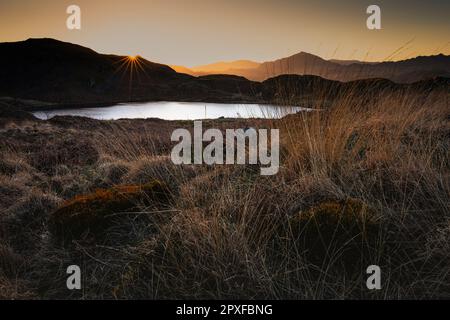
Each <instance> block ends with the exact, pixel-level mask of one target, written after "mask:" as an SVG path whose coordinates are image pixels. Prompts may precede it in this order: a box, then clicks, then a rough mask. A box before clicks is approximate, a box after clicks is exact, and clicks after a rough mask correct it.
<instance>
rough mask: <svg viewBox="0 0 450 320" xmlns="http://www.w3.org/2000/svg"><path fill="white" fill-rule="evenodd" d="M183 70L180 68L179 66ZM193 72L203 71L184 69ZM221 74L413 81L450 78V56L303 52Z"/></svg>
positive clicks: (209, 71)
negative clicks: (386, 58)
mask: <svg viewBox="0 0 450 320" xmlns="http://www.w3.org/2000/svg"><path fill="white" fill-rule="evenodd" d="M180 69H181V68H180ZM183 72H185V73H188V74H191V75H200V74H202V75H203V74H205V73H207V74H214V73H219V72H215V71H214V70H212V69H210V70H204V71H203V72H202V73H200V72H196V71H195V70H190V69H185V70H184V71H183ZM220 73H224V74H234V75H239V76H243V77H246V78H247V79H250V80H254V81H264V80H266V79H269V78H273V77H276V76H279V75H283V74H297V75H316V76H320V77H323V78H326V79H330V80H338V81H344V82H345V81H352V80H360V79H369V78H384V79H389V80H392V81H394V82H398V83H412V82H416V81H421V80H426V79H432V78H435V77H450V56H445V55H436V56H428V57H417V58H413V59H408V60H403V61H396V62H362V61H357V60H325V59H322V58H320V57H318V56H315V55H312V54H309V53H306V52H300V53H297V54H295V55H292V56H290V57H287V58H283V59H279V60H275V61H268V62H264V63H261V64H255V67H253V68H241V69H240V68H230V69H227V70H221V71H220Z"/></svg>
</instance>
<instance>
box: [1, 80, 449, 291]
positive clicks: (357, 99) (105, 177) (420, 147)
mask: <svg viewBox="0 0 450 320" xmlns="http://www.w3.org/2000/svg"><path fill="white" fill-rule="evenodd" d="M324 90H325V89H324ZM368 90H370V88H369V89H368ZM442 94H443V93H442V92H439V93H430V94H428V95H427V96H420V97H418V96H417V95H416V94H415V93H411V92H410V93H406V94H405V93H402V94H401V95H400V94H394V93H391V94H386V96H383V97H371V98H370V99H369V98H368V97H369V96H370V92H368V93H367V96H364V95H363V94H361V92H358V93H357V94H356V93H355V92H352V89H351V88H350V89H349V91H348V92H345V93H342V94H340V95H339V96H337V97H336V99H335V100H334V101H333V102H332V103H330V101H320V99H316V100H315V101H314V102H313V103H316V104H317V107H319V108H320V107H322V106H323V105H325V104H327V106H328V108H327V109H323V110H322V111H317V112H308V113H300V114H297V115H290V116H287V117H285V118H283V119H281V120H277V121H272V120H258V121H256V120H248V121H246V120H237V121H235V122H229V121H227V120H224V121H219V120H217V121H210V122H208V123H207V125H206V126H217V127H219V128H227V127H230V128H234V127H240V126H244V125H248V126H253V127H275V128H280V130H281V134H280V136H281V138H282V141H281V143H282V146H281V147H282V159H281V160H282V161H281V166H282V167H281V168H280V172H279V174H278V175H276V176H273V177H263V176H260V175H259V170H258V168H255V167H254V166H216V167H206V166H175V165H173V164H172V163H171V161H170V159H169V158H168V154H169V152H170V149H171V145H172V144H171V143H170V134H171V132H172V130H173V129H175V128H178V127H180V126H184V127H187V128H191V127H192V123H191V122H168V121H156V120H147V121H144V120H136V121H130V120H120V121H114V122H96V121H89V122H83V123H82V122H81V120H77V119H70V120H64V119H58V120H55V121H53V122H49V123H45V124H43V123H34V124H33V123H31V124H30V123H25V124H21V125H16V126H9V127H7V128H6V127H5V128H3V129H2V131H1V133H0V134H1V135H2V138H5V140H4V141H6V144H5V146H4V147H2V149H3V148H6V149H7V151H8V153H7V154H8V157H5V155H4V154H3V155H2V158H0V170H1V172H0V173H1V175H0V186H1V187H0V197H2V198H3V199H4V200H2V202H1V208H2V214H1V216H0V220H1V222H2V227H1V228H0V239H1V241H2V242H3V243H4V245H5V247H7V248H9V249H8V250H10V251H5V252H9V254H2V255H1V256H0V260H2V261H0V266H1V268H3V269H7V270H9V269H11V267H10V266H11V263H13V261H16V260H14V259H16V258H14V259H13V258H12V255H11V254H10V253H11V252H14V257H15V255H18V256H19V257H20V259H23V260H24V261H26V263H24V267H23V268H22V269H23V270H21V272H20V273H19V274H18V275H17V274H16V275H11V274H10V273H9V272H6V273H4V274H1V277H0V286H1V287H2V288H3V287H7V290H6V289H5V290H4V291H3V290H0V291H3V292H7V294H6V295H5V298H28V297H36V298H86V299H89V298H100V299H102V298H106V299H128V298H138V299H158V298H193V299H199V298H210V299H219V298H250V299H252V298H263V299H265V298H272V299H323V298H326V299H340V298H353V299H359V298H369V299H386V298H391V299H399V298H401V299H403V298H449V297H450V276H449V274H448V273H449V270H450V246H449V243H450V242H449V240H450V227H449V225H450V224H449V223H450V220H449V212H450V211H449V200H448V199H449V193H450V188H449V175H450V170H449V155H448V148H449V143H450V141H449V135H450V126H449V124H448V119H449V115H450V109H449V106H448V104H447V103H448V102H447V101H448V96H442ZM445 94H447V93H445ZM447 95H448V94H447ZM30 130H34V131H32V132H33V133H32V134H31V133H30ZM48 136H51V137H52V139H53V140H47V141H45V142H44V139H46V138H47V137H48ZM58 137H61V138H60V141H59V142H58V141H56V140H58ZM74 137H79V139H78V138H76V139H75V138H74ZM53 141H56V142H53ZM53 143H54V145H53ZM36 144H37V145H38V146H36ZM49 145H50V148H49V149H48V148H47V147H49ZM86 145H87V146H88V148H84V146H86ZM42 147H45V148H46V149H45V150H42ZM91 149H92V150H91ZM93 149H95V150H93ZM48 150H50V151H51V150H53V151H55V154H53V151H52V153H51V154H46V153H47V152H49V151H48ZM91 151H92V152H91ZM73 152H74V153H75V156H74V157H73V156H72V153H73ZM81 153H84V154H81ZM9 155H11V156H9ZM12 159H14V160H12ZM69 159H70V161H69ZM66 160H67V161H66ZM153 179H158V180H160V181H162V182H163V183H164V184H165V185H167V187H168V189H167V190H165V192H166V195H167V197H168V198H169V199H170V201H168V203H167V205H166V206H164V207H158V206H154V203H153V202H151V201H150V202H147V203H146V202H142V201H137V202H133V205H136V203H137V204H138V205H139V208H138V210H133V211H135V212H134V213H132V214H125V215H123V218H122V219H120V222H117V223H111V224H105V225H104V226H103V228H104V230H103V231H102V232H104V234H105V235H107V236H106V237H102V238H96V239H94V240H93V241H90V242H89V241H88V242H83V241H78V240H79V239H78V240H76V241H73V242H72V243H71V244H70V246H68V245H66V246H61V243H59V242H58V241H56V238H57V237H56V234H55V233H49V223H48V221H49V217H50V215H51V214H52V212H54V209H55V208H56V207H57V206H60V205H61V203H62V200H66V201H67V200H69V199H71V198H73V197H76V196H77V195H80V194H89V193H91V192H95V190H96V189H98V188H120V187H116V186H118V185H130V184H131V185H136V184H145V183H148V182H149V181H152V180H153ZM94 195H95V197H97V196H98V193H94ZM113 198H114V199H113V200H111V201H109V202H108V203H110V204H114V203H115V201H117V199H118V198H117V197H113ZM119 198H120V197H119ZM75 199H77V200H75V201H78V200H80V198H79V197H78V198H75ZM83 199H85V198H83ZM90 209H92V207H89V208H88V209H86V210H85V209H83V208H81V207H80V208H77V209H76V210H75V211H76V212H79V213H80V214H84V213H86V212H89V210H90ZM128 209H129V208H128V207H127V208H125V209H124V208H119V206H115V205H113V208H109V209H107V210H106V211H108V212H109V211H111V213H112V211H128ZM136 211H137V212H136ZM116 213H117V212H116ZM69 225H70V223H69ZM81 229H82V230H81V231H86V228H84V227H82V228H81ZM27 241H32V242H33V244H32V245H30V244H29V242H27ZM2 252H3V251H2ZM70 264H78V265H80V267H81V268H82V271H83V288H84V289H83V290H82V291H80V292H71V291H68V290H67V289H66V288H65V277H66V274H65V268H66V267H67V266H68V265H70ZM370 264H378V265H380V267H381V269H382V281H383V282H382V283H383V287H382V290H379V291H369V290H367V288H366V287H365V280H366V274H365V269H366V267H367V266H368V265H370ZM14 279H17V281H15V280H14Z"/></svg>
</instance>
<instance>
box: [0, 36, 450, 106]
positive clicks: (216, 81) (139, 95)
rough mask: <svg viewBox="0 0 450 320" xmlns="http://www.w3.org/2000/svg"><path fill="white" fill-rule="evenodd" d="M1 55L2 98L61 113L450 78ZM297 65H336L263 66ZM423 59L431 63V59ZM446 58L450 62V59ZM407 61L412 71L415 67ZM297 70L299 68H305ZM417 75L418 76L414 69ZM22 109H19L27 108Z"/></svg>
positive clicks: (25, 50) (55, 49)
mask: <svg viewBox="0 0 450 320" xmlns="http://www.w3.org/2000/svg"><path fill="white" fill-rule="evenodd" d="M0 55H1V56H2V57H3V59H0V97H11V98H13V99H20V100H37V101H41V102H45V103H44V104H45V106H46V108H48V103H51V104H52V105H54V106H55V107H80V106H95V105H100V106H103V105H111V104H115V103H120V102H141V101H142V102H144V101H161V100H165V101H192V102H193V101H196V102H202V101H204V102H223V103H279V104H283V103H285V102H286V101H283V99H282V98H283V96H286V95H289V96H292V98H293V100H292V101H290V102H289V103H303V101H304V100H305V99H306V98H305V97H310V98H311V97H317V96H318V95H320V94H323V92H324V91H326V92H325V94H326V95H330V98H332V95H335V94H338V93H339V92H342V91H343V90H344V91H345V90H347V88H349V87H352V88H353V87H355V86H356V87H358V86H359V87H360V88H361V90H360V91H361V94H363V93H364V92H365V90H367V88H368V87H370V86H372V87H375V90H381V89H383V90H385V89H387V90H406V89H407V88H428V87H445V86H448V79H446V78H445V77H444V78H442V79H443V80H439V79H441V78H439V77H438V76H432V77H429V80H426V81H425V82H421V83H419V84H417V85H416V84H412V85H407V84H405V85H403V84H397V83H394V82H392V81H390V82H386V81H384V82H382V81H380V80H377V79H372V80H370V79H369V80H360V81H356V82H354V83H353V82H350V83H349V84H345V83H343V82H341V81H339V80H336V79H332V80H329V79H326V77H323V76H322V75H315V74H311V75H308V72H309V71H311V70H309V69H308V68H305V69H304V70H303V71H305V72H304V73H305V74H304V75H292V74H287V75H276V74H275V76H274V77H271V78H269V79H265V80H263V81H252V80H249V79H248V77H245V76H244V75H220V74H211V75H204V76H191V75H188V74H184V73H178V72H176V71H175V70H173V69H172V68H170V67H169V66H167V65H164V64H159V63H154V62H151V61H148V60H146V59H144V58H142V57H140V56H137V57H127V56H119V55H113V54H101V53H97V52H95V51H94V50H92V49H89V48H86V47H83V46H80V45H77V44H71V43H67V42H62V41H58V40H55V39H49V38H44V39H29V40H25V41H21V42H9V43H0ZM295 59H300V60H301V61H308V64H307V66H311V65H314V63H329V62H327V61H326V60H324V59H322V58H320V57H316V56H314V55H311V54H308V53H299V54H296V55H293V56H290V57H287V58H285V60H282V61H281V62H280V63H279V64H278V66H276V65H275V66H273V65H271V64H270V63H266V64H264V63H263V64H261V65H259V67H258V68H267V69H269V68H270V67H274V68H277V67H278V68H280V66H281V67H282V66H283V65H289V64H290V63H292V62H293V61H292V60H295ZM421 59H425V60H426V57H425V58H421ZM440 59H443V60H444V61H446V59H447V57H446V56H441V57H440ZM294 62H295V61H294ZM311 62H314V63H311ZM404 63H405V64H406V65H407V66H408V65H409V64H411V61H409V62H408V61H406V62H404ZM293 67H295V68H297V69H298V65H294V66H293ZM132 70H133V72H131V71H132ZM248 70H252V69H248ZM274 71H276V70H274ZM411 72H414V69H413V68H412V69H411ZM274 73H276V72H274ZM436 79H438V80H436ZM351 81H354V80H351ZM381 83H383V85H380V84H381ZM280 88H281V89H283V90H284V91H286V88H288V89H292V92H290V93H289V94H287V93H286V92H283V90H281V89H280ZM324 88H327V90H328V89H329V90H328V91H327V90H324ZM380 88H381V89H380ZM280 90H281V91H280ZM308 99H309V98H308ZM310 100H311V99H310ZM9 104H10V103H9ZM44 104H43V105H44ZM16 105H18V106H19V107H20V105H21V104H20V103H18V104H16ZM34 105H35V104H34ZM20 108H22V107H20ZM33 108H38V107H37V106H33Z"/></svg>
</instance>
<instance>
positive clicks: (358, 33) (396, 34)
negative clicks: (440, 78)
mask: <svg viewBox="0 0 450 320" xmlns="http://www.w3.org/2000/svg"><path fill="white" fill-rule="evenodd" d="M371 4H376V5H378V6H379V7H380V8H381V25H382V29H381V30H369V29H368V28H367V27H366V20H367V18H368V16H369V15H368V14H367V13H366V9H367V7H368V6H369V5H371ZM69 5H78V6H79V7H80V8H81V30H68V29H67V27H66V19H67V17H68V14H67V13H66V9H67V7H68V6H69ZM43 37H46V38H55V39H59V40H62V41H67V42H72V43H77V44H80V45H83V46H87V47H90V48H92V49H94V50H96V51H98V52H101V53H111V54H121V55H141V56H143V57H144V58H146V59H148V60H151V61H154V62H159V63H165V64H172V65H184V66H187V67H192V66H197V65H202V64H207V63H212V62H217V61H231V60H238V59H249V60H254V61H258V62H263V61H270V60H274V59H279V58H283V57H287V56H289V55H292V54H295V53H298V52H300V51H303V52H308V53H312V54H316V55H319V56H321V57H323V58H325V59H346V60H352V59H357V60H365V61H384V60H401V59H406V58H411V57H415V56H418V55H432V54H438V53H444V54H450V1H449V0H441V1H438V0H427V1H424V0H420V1H419V0H388V1H374V0H339V1H336V0H314V1H312V0H310V1H304V0H127V1H117V0H97V1H95V0H70V1H66V0H54V1H51V0H39V1H38V0H0V42H11V41H21V40H26V39H28V38H43Z"/></svg>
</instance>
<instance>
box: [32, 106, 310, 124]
mask: <svg viewBox="0 0 450 320" xmlns="http://www.w3.org/2000/svg"><path fill="white" fill-rule="evenodd" d="M302 110H308V109H305V108H300V107H279V106H268V105H258V104H221V103H202V102H146V103H122V104H118V105H115V106H111V107H101V108H79V109H64V110H63V109H61V110H50V111H37V112H34V113H33V114H34V115H35V116H36V117H37V118H39V119H42V120H47V119H50V118H53V117H54V116H79V117H88V118H93V119H98V120H117V119H146V118H160V119H164V120H196V119H216V118H220V117H225V118H280V117H283V116H285V115H287V114H289V113H295V112H298V111H302Z"/></svg>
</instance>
